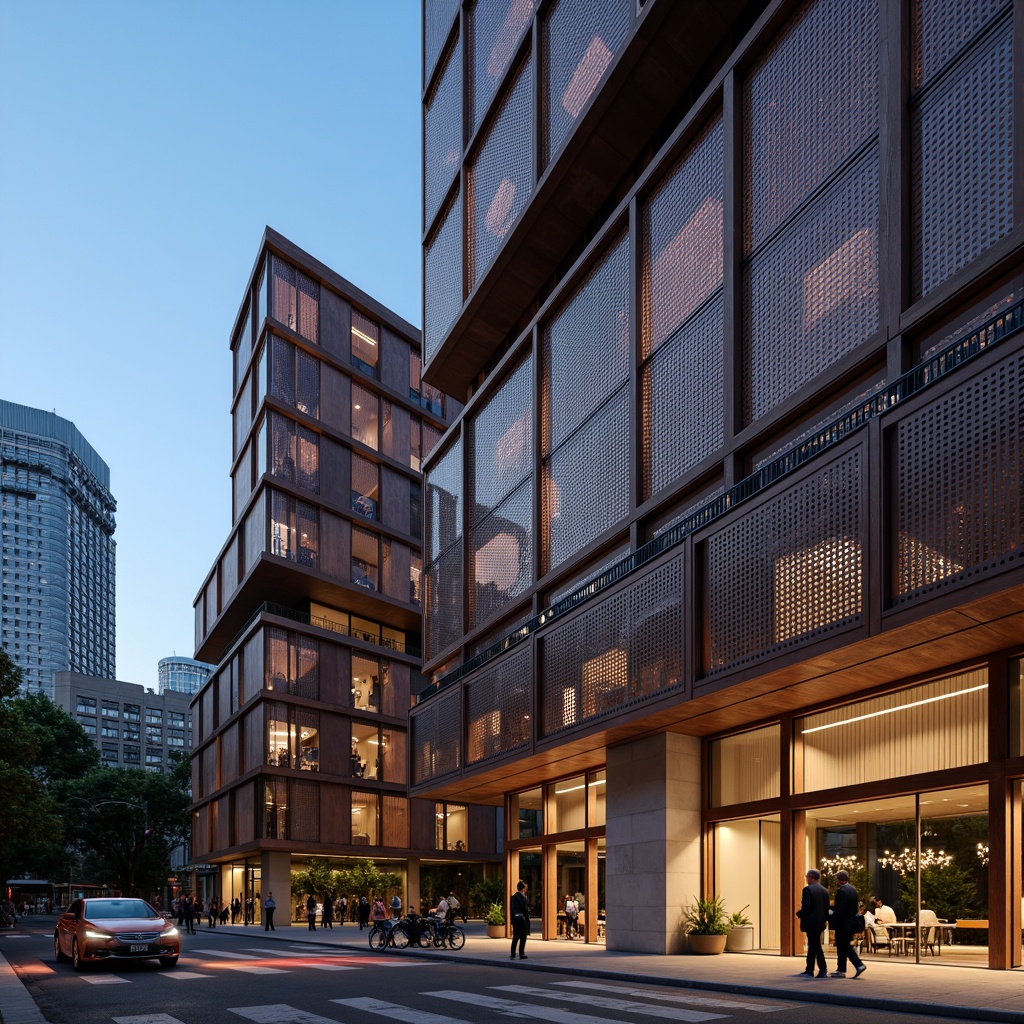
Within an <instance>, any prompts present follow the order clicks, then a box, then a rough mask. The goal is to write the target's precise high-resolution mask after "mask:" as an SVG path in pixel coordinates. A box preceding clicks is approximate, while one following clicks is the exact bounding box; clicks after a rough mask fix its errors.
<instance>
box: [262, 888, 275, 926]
mask: <svg viewBox="0 0 1024 1024" xmlns="http://www.w3.org/2000/svg"><path fill="white" fill-rule="evenodd" d="M275 910H277V903H275V902H274V894H273V893H272V892H270V893H267V898H266V899H265V900H264V901H263V930H264V931H265V932H276V931H277V929H276V928H275V927H274V911H275Z"/></svg>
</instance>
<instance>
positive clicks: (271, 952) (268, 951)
mask: <svg viewBox="0 0 1024 1024" xmlns="http://www.w3.org/2000/svg"><path fill="white" fill-rule="evenodd" d="M245 948H246V949H247V950H249V952H250V953H262V954H263V955H264V956H323V954H322V953H308V952H301V953H300V952H299V951H297V950H294V949H281V948H280V946H279V947H277V948H276V949H273V948H271V947H269V946H246V947H245Z"/></svg>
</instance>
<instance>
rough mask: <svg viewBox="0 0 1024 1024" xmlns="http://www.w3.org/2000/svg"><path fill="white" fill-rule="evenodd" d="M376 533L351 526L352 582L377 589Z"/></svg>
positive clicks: (378, 558) (377, 559)
mask: <svg viewBox="0 0 1024 1024" xmlns="http://www.w3.org/2000/svg"><path fill="white" fill-rule="evenodd" d="M379 564H380V555H379V552H378V544H377V535H376V534H375V533H368V532H367V531H366V530H360V529H358V528H357V527H352V582H353V583H355V584H356V585H357V586H360V587H366V589H367V590H377V589H378V566H379Z"/></svg>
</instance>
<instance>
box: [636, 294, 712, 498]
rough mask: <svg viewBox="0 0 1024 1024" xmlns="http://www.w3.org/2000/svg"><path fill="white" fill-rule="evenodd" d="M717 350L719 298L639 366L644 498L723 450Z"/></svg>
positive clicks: (691, 319)
mask: <svg viewBox="0 0 1024 1024" xmlns="http://www.w3.org/2000/svg"><path fill="white" fill-rule="evenodd" d="M722 345H723V342H722V300H721V296H719V297H718V298H716V299H715V300H714V301H712V302H710V303H709V304H708V305H707V306H705V307H704V308H703V309H702V310H700V312H698V313H697V314H696V315H695V316H693V317H691V318H690V319H689V320H688V321H687V322H686V323H685V324H684V325H683V326H682V327H681V328H680V329H679V330H678V331H676V333H675V334H674V335H673V336H672V339H671V340H670V341H667V342H665V344H663V345H662V346H661V347H660V348H659V349H658V350H657V351H656V352H655V353H654V355H653V356H652V357H651V359H650V361H649V362H648V363H647V365H646V366H644V368H643V375H642V379H643V403H644V405H643V410H644V413H643V414H644V421H643V429H644V497H645V498H649V497H650V496H651V495H652V494H656V493H657V492H658V491H660V490H661V489H662V488H663V487H667V486H668V485H669V484H671V483H674V482H675V481H676V480H678V479H680V478H681V477H682V476H683V475H684V474H685V473H686V471H687V470H688V469H690V468H691V467H692V466H695V465H696V464H697V463H698V462H700V461H701V459H703V458H706V457H707V456H708V455H710V454H711V453H712V452H713V451H715V450H716V449H717V448H718V447H719V446H720V445H721V444H722V439H723V436H724V435H723V430H724V421H723V414H724V398H723V377H722V351H723V349H722Z"/></svg>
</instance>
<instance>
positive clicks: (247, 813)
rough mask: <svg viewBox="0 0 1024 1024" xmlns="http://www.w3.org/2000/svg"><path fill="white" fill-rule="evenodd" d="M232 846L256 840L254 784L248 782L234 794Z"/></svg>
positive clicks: (234, 791)
mask: <svg viewBox="0 0 1024 1024" xmlns="http://www.w3.org/2000/svg"><path fill="white" fill-rule="evenodd" d="M232 798H233V807H232V814H231V818H232V822H231V823H232V831H233V832H234V835H233V836H232V844H231V845H232V846H240V845H241V844H242V843H248V842H251V841H252V840H253V839H255V838H256V820H255V816H254V814H253V783H252V782H246V783H244V784H243V785H241V786H238V787H237V788H236V789H235V790H233V792H232Z"/></svg>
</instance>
